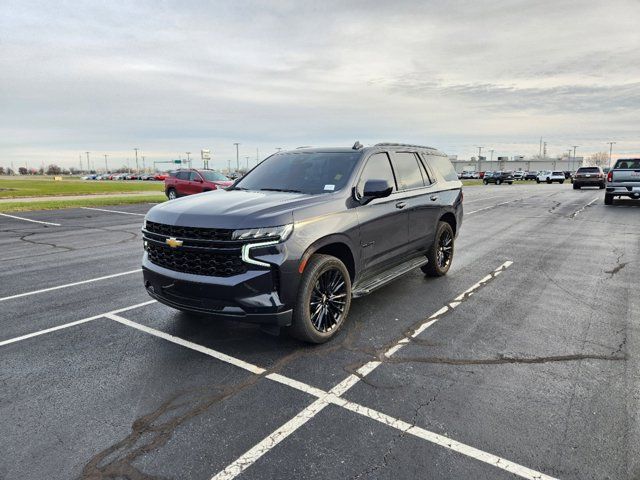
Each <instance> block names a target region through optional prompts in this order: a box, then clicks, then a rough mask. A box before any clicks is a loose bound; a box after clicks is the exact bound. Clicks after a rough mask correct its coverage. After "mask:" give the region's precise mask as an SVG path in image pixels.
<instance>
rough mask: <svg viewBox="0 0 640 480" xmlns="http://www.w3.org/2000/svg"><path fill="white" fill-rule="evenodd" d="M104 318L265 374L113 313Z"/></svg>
mask: <svg viewBox="0 0 640 480" xmlns="http://www.w3.org/2000/svg"><path fill="white" fill-rule="evenodd" d="M103 316H104V317H107V318H110V319H111V320H115V321H116V322H119V323H122V324H123V325H126V326H128V327H131V328H135V329H136V330H140V331H141V332H145V333H148V334H150V335H153V336H155V337H159V338H162V339H164V340H167V341H169V342H172V343H175V344H177V345H181V346H183V347H187V348H190V349H192V350H196V351H198V352H201V353H204V354H205V355H209V356H210V357H213V358H216V359H218V360H221V361H223V362H225V363H229V364H231V365H235V366H236V367H239V368H242V369H243V370H248V371H249V372H251V373H255V374H256V375H260V374H262V373H264V372H266V370H265V369H264V368H260V367H258V366H256V365H253V364H251V363H249V362H245V361H244V360H240V359H238V358H235V357H231V356H229V355H227V354H226V353H222V352H218V351H217V350H212V349H211V348H207V347H205V346H203V345H199V344H197V343H193V342H190V341H189V340H185V339H183V338H180V337H176V336H174V335H169V334H168V333H165V332H163V331H161V330H156V329H155V328H150V327H147V326H145V325H141V324H139V323H136V322H132V321H131V320H127V319H126V318H124V317H121V316H120V315H117V314H116V313H115V312H110V313H106V314H105V315H103Z"/></svg>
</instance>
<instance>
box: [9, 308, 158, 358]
mask: <svg viewBox="0 0 640 480" xmlns="http://www.w3.org/2000/svg"><path fill="white" fill-rule="evenodd" d="M152 303H156V301H155V300H149V301H147V302H142V303H137V304H136V305H131V306H129V307H124V308H119V309H117V310H112V311H111V312H107V313H101V314H99V315H94V316H93V317H87V318H83V319H81V320H76V321H75V322H69V323H65V324H63V325H58V326H57V327H51V328H45V329H44V330H39V331H37V332H33V333H28V334H27V335H22V336H20V337H14V338H10V339H9V340H3V341H1V342H0V347H2V346H4V345H9V344H11V343H16V342H20V341H22V340H26V339H28V338H33V337H39V336H40V335H44V334H45V333H51V332H55V331H57V330H62V329H65V328H69V327H74V326H76V325H81V324H83V323H87V322H91V321H92V320H97V319H98V318H102V317H104V316H105V315H108V314H111V313H113V314H116V313H122V312H128V311H129V310H133V309H134V308H139V307H144V306H145V305H150V304H152Z"/></svg>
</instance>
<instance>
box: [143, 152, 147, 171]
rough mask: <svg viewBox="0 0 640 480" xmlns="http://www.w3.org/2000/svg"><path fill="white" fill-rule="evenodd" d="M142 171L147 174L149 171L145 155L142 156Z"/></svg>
mask: <svg viewBox="0 0 640 480" xmlns="http://www.w3.org/2000/svg"><path fill="white" fill-rule="evenodd" d="M142 171H143V172H146V171H147V167H146V166H145V164H144V155H142Z"/></svg>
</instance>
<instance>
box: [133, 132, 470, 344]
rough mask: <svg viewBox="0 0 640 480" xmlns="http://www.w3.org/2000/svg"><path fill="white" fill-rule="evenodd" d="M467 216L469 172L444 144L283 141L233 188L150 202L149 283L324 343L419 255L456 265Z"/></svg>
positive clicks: (157, 294) (426, 265)
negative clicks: (287, 144)
mask: <svg viewBox="0 0 640 480" xmlns="http://www.w3.org/2000/svg"><path fill="white" fill-rule="evenodd" d="M461 223H462V184H461V182H460V181H459V180H458V176H457V174H456V171H455V170H454V168H453V165H452V164H451V162H450V161H449V159H448V158H447V156H446V155H445V154H443V153H441V152H439V151H438V150H436V149H433V148H429V147H421V146H417V145H405V144H397V143H379V144H377V145H375V146H372V147H366V148H365V147H362V145H360V144H359V143H358V142H356V144H355V145H354V146H353V147H352V148H301V149H297V150H292V151H283V152H279V153H277V154H274V155H272V156H270V157H268V158H267V159H265V160H264V161H263V162H261V163H260V164H259V165H257V166H256V167H254V168H253V169H252V170H251V171H250V172H249V173H247V174H246V175H245V176H244V177H242V178H241V179H239V180H237V181H236V182H235V183H234V184H233V185H232V186H230V187H228V188H226V189H218V190H215V191H212V192H207V193H202V194H197V195H192V196H190V197H185V198H180V199H177V200H172V201H170V202H166V203H163V204H160V205H157V206H155V207H153V208H152V209H151V210H149V213H147V216H146V218H145V221H144V226H143V235H144V249H145V252H144V256H143V260H142V267H143V272H144V284H145V287H146V289H147V291H148V292H149V294H150V295H151V296H152V297H153V298H155V299H157V300H158V301H160V302H162V303H164V304H166V305H169V306H171V307H174V308H176V309H179V310H184V311H189V312H197V313H205V314H210V315H213V316H220V317H226V318H236V319H238V320H245V321H250V322H256V323H260V324H263V325H264V326H265V327H266V328H267V329H268V330H272V331H278V330H279V327H283V326H287V327H289V330H290V331H291V333H292V334H293V335H294V336H295V337H297V338H299V339H302V340H305V341H308V342H313V343H321V342H325V341H327V340H328V339H329V338H331V337H332V336H333V335H334V334H335V333H336V332H337V331H338V330H339V329H340V327H341V326H342V325H343V324H344V322H345V320H346V317H347V314H348V312H349V306H350V304H351V299H352V298H353V297H360V296H363V295H366V294H368V293H369V292H371V291H373V290H374V289H376V288H378V287H381V286H382V285H384V284H386V283H388V282H390V281H391V280H394V279H395V278H397V277H399V276H400V275H402V274H404V273H406V272H409V271H410V270H412V269H414V268H417V267H420V268H421V269H422V271H423V272H424V273H425V274H427V275H430V276H442V275H445V274H446V273H447V271H448V270H449V267H450V266H451V262H452V259H453V252H454V239H455V238H456V236H457V234H458V232H459V230H460V225H461Z"/></svg>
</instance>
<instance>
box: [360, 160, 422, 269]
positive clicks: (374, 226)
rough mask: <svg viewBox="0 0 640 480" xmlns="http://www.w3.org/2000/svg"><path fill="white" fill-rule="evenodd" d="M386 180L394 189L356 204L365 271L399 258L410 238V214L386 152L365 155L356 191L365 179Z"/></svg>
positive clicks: (382, 267) (381, 266) (361, 186)
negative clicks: (363, 203) (389, 192)
mask: <svg viewBox="0 0 640 480" xmlns="http://www.w3.org/2000/svg"><path fill="white" fill-rule="evenodd" d="M373 179H376V180H387V181H388V182H389V184H391V185H393V186H394V193H392V194H391V195H390V196H389V197H387V198H379V199H375V200H372V201H371V202H369V203H368V204H366V205H361V206H359V207H357V208H356V213H357V215H358V222H359V224H360V244H361V246H362V249H363V259H364V270H365V272H364V275H365V276H367V274H373V273H375V272H377V271H379V270H381V269H384V268H385V267H386V266H388V265H391V264H393V263H397V261H398V260H399V258H402V256H403V254H404V251H405V249H406V246H407V243H408V239H409V214H408V213H407V208H406V203H405V204H404V206H403V205H402V202H403V197H404V196H403V195H401V194H398V193H397V191H396V190H397V188H396V182H395V177H394V175H393V170H392V168H391V163H390V161H389V156H388V154H387V153H375V154H373V155H371V157H369V158H368V159H367V162H366V164H365V167H364V169H363V171H362V174H361V176H360V179H359V181H358V184H357V185H356V191H357V192H359V194H362V193H363V192H362V189H363V187H364V184H365V182H366V181H367V180H373Z"/></svg>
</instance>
